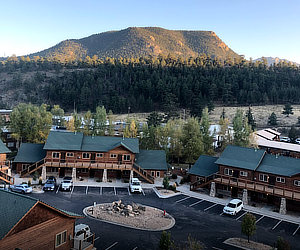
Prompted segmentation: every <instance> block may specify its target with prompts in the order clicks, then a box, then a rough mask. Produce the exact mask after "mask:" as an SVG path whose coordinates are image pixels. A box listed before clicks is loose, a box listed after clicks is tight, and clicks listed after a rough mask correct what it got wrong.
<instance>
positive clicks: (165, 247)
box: [159, 231, 172, 250]
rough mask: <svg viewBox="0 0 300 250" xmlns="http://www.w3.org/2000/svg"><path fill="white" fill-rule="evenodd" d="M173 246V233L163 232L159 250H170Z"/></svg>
mask: <svg viewBox="0 0 300 250" xmlns="http://www.w3.org/2000/svg"><path fill="white" fill-rule="evenodd" d="M171 246H172V240H171V233H170V232H168V233H167V232H166V231H163V232H162V234H161V236H160V240H159V249H161V250H169V249H171Z"/></svg>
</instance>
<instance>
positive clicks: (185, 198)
mask: <svg viewBox="0 0 300 250" xmlns="http://www.w3.org/2000/svg"><path fill="white" fill-rule="evenodd" d="M189 198H191V197H189V196H188V197H185V198H183V199H180V200H178V201H175V202H176V203H178V202H181V201H185V200H187V199H189Z"/></svg>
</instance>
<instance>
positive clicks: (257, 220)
mask: <svg viewBox="0 0 300 250" xmlns="http://www.w3.org/2000/svg"><path fill="white" fill-rule="evenodd" d="M264 217H265V216H264V215H262V216H261V217H260V218H259V219H258V220H256V221H255V224H256V223H258V222H259V221H260V220H262V219H263V218H264Z"/></svg>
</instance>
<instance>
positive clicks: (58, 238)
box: [55, 231, 67, 247]
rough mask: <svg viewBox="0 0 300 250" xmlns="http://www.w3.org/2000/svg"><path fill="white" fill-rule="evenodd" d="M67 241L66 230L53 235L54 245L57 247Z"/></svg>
mask: <svg viewBox="0 0 300 250" xmlns="http://www.w3.org/2000/svg"><path fill="white" fill-rule="evenodd" d="M66 242H67V231H63V232H61V233H59V234H57V235H56V237H55V247H59V246H61V245H62V244H64V243H66Z"/></svg>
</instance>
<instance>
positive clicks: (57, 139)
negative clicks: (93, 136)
mask: <svg viewBox="0 0 300 250" xmlns="http://www.w3.org/2000/svg"><path fill="white" fill-rule="evenodd" d="M82 139H83V133H81V132H76V133H75V132H66V131H50V133H49V135H48V138H47V141H46V143H45V146H44V149H45V150H72V151H73V150H75V151H80V149H81V144H82Z"/></svg>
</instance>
